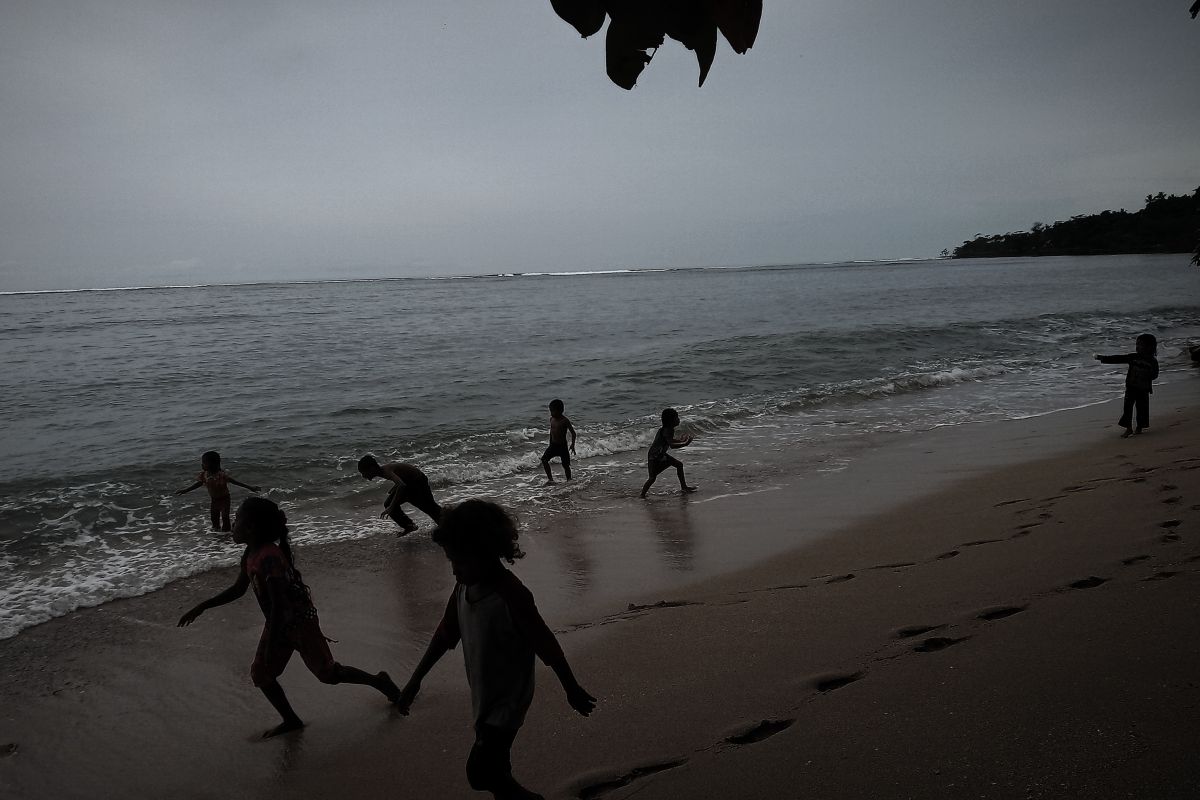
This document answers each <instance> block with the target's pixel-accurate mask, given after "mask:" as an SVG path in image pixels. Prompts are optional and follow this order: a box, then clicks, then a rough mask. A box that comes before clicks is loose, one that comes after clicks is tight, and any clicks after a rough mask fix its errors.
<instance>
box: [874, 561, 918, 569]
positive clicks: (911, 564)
mask: <svg viewBox="0 0 1200 800" xmlns="http://www.w3.org/2000/svg"><path fill="white" fill-rule="evenodd" d="M916 565H917V562H915V561H897V562H896V563H894V564H876V565H875V566H873V567H870V568H869V569H903V568H904V567H915V566H916Z"/></svg>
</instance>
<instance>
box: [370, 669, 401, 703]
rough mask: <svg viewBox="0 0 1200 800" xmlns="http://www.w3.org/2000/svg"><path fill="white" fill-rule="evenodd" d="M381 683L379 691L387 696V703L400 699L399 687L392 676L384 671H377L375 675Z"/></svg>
mask: <svg viewBox="0 0 1200 800" xmlns="http://www.w3.org/2000/svg"><path fill="white" fill-rule="evenodd" d="M375 677H376V678H378V679H379V682H380V683H381V684H382V686H380V691H382V692H383V694H384V695H385V696H386V697H387V699H388V702H389V703H395V702H396V701H397V700H399V699H400V687H399V686H397V685H396V682H395V681H393V680H392V676H391V675H388V674H387V673H386V672H379V673H377V674H376V675H375Z"/></svg>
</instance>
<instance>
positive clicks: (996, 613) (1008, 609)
mask: <svg viewBox="0 0 1200 800" xmlns="http://www.w3.org/2000/svg"><path fill="white" fill-rule="evenodd" d="M1026 608H1028V606H998V607H996V608H988V609H984V610H983V611H980V612H979V613H978V614H976V615H975V619H982V620H985V621H986V622H992V621H994V620H998V619H1004V618H1005V617H1011V616H1012V615H1014V614H1020V613H1021V612H1022V611H1024V610H1025V609H1026Z"/></svg>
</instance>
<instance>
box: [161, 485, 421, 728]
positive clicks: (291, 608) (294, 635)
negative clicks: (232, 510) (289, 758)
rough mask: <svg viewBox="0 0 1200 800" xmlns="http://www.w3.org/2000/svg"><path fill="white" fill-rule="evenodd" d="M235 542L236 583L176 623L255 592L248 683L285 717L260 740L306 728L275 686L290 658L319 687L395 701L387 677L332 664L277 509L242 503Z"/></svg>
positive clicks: (253, 500) (252, 500) (257, 501)
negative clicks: (259, 628) (238, 550)
mask: <svg viewBox="0 0 1200 800" xmlns="http://www.w3.org/2000/svg"><path fill="white" fill-rule="evenodd" d="M233 540H234V541H235V542H239V543H241V544H245V545H246V552H244V553H243V554H242V566H241V571H240V572H239V573H238V577H237V580H236V581H234V583H233V586H230V587H229V588H228V589H226V590H225V591H223V592H221V593H220V594H219V595H217V596H216V597H212V598H210V599H208V600H205V601H204V602H203V603H200V604H199V605H198V606H196V607H195V608H193V609H192V610H191V611H188V612H187V613H186V614H184V615H183V616H182V617H180V618H179V627H181V628H182V627H185V626H187V625H191V624H192V623H193V622H195V621H196V618H197V617H199V616H200V615H201V614H203V613H204V612H205V611H207V610H208V609H210V608H215V607H217V606H222V605H225V604H226V603H230V602H232V601H234V600H236V599H238V598H239V597H241V596H242V595H244V594H245V593H246V588H247V587H251V586H252V587H253V588H254V596H255V597H256V598H257V599H258V605H259V606H260V607H261V608H262V612H263V616H265V617H266V618H267V623H266V625H265V626H264V627H263V632H262V636H261V637H260V638H259V641H258V650H257V651H256V652H255V654H254V663H253V664H252V665H251V666H250V679H251V680H252V681H254V685H255V686H257V687H258V688H259V689H261V690H262V693H263V694H264V695H266V696H267V700H269V701H270V702H271V705H272V706H274V707H275V710H276V711H278V712H279V715H280V716H281V717H283V721H282V722H281V723H280V724H278V725H276V726H275V727H274V728H271V729H270V730H269V731H267V732H266V733H264V734H263V738H264V739H267V738H270V737H272V736H278V735H279V734H281V733H287V732H288V731H292V730H296V729H298V728H303V727H304V722H302V721H301V719H300V717H298V716H297V715H296V712H295V711H293V710H292V706H291V704H290V703H288V699H287V695H285V694H284V693H283V687H282V686H280V685H279V681H278V680H277V678H278V677H279V676H280V675H281V674H283V669H284V667H286V666H287V663H288V660H289V659H290V658H291V657H292V653H294V652H299V653H300V657H301V658H302V659H304V666H306V667H308V669H309V671H310V672H311V673H312V674H313V675H315V676H316V677H317V680H319V681H321V683H361V684H365V685H367V686H370V687H372V688H374V689H377V690H378V691H379V692H381V693H383V695H384V696H386V697H387V699H388V700H390V701H393V702H394V701H395V700H396V699H397V698H398V697H399V695H400V689H399V688H398V687H397V686H396V684H395V683H393V682H392V679H391V678H389V677H388V674H387V673H386V672H379V673H376V674H375V675H370V674H368V673H366V672H363V671H362V670H361V669H357V668H356V667H347V666H345V665H343V664H339V663H338V662H336V661H334V660H333V654H332V653H330V652H329V644H328V642H327V640H326V638H325V634H323V633H322V632H321V623H320V620H319V619H318V618H317V609H316V608H315V607H313V604H312V598H311V596H310V594H309V590H308V587H307V586H306V585H305V584H304V581H303V580H301V578H300V571H299V570H297V569H296V568H295V566H294V564H293V562H292V548H291V546H290V545H289V543H288V529H287V517H286V516H284V513H283V511H281V510H280V509H279V506H277V505H275V504H274V503H273V502H271V501H270V500H268V499H266V498H265V497H248V498H246V500H244V501H243V502H242V505H241V507H239V508H238V512H237V517H236V518H235V519H234V523H233Z"/></svg>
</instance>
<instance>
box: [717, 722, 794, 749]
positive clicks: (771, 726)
mask: <svg viewBox="0 0 1200 800" xmlns="http://www.w3.org/2000/svg"><path fill="white" fill-rule="evenodd" d="M795 722H796V720H794V719H764V720H763V721H762V722H759V723H757V724H755V725H752V726H750V727H749V728H747V729H746V730H744V731H742V732H741V733H735V734H733V735H732V736H726V737H725V742H726V743H727V744H754V743H755V742H761V741H762V740H763V739H770V738H771V737H772V736H774V735H775V734H777V733H780V732H781V731H786V730H787V729H788V728H790V727H792V725H793V724H794V723H795Z"/></svg>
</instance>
